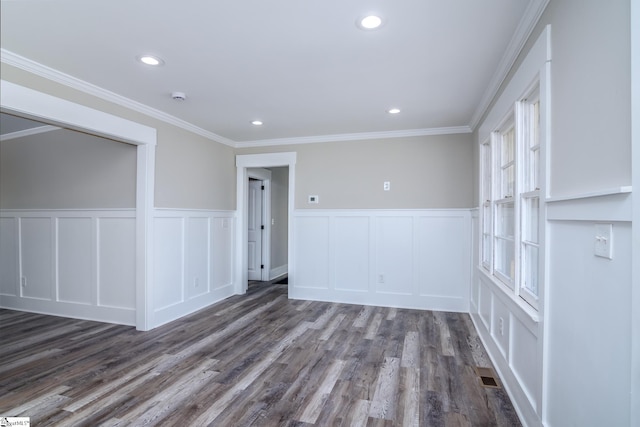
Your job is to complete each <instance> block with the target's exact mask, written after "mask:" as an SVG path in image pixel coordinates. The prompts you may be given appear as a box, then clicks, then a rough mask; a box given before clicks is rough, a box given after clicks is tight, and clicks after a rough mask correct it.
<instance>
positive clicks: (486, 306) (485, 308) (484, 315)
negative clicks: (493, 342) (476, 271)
mask: <svg viewBox="0 0 640 427" xmlns="http://www.w3.org/2000/svg"><path fill="white" fill-rule="evenodd" d="M479 286H480V296H479V303H478V314H479V315H480V319H482V323H483V324H484V327H485V328H486V330H488V331H489V330H491V303H492V298H493V295H492V294H491V291H490V290H489V288H488V286H487V284H486V283H484V282H482V281H479Z"/></svg>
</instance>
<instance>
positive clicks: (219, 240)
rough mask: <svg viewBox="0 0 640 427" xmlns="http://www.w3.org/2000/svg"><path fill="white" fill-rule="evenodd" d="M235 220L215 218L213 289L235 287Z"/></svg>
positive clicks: (212, 260)
mask: <svg viewBox="0 0 640 427" xmlns="http://www.w3.org/2000/svg"><path fill="white" fill-rule="evenodd" d="M233 236H234V220H233V218H226V217H223V218H214V219H213V227H212V239H211V255H212V258H211V270H212V289H213V290H219V289H223V288H225V287H227V288H228V287H229V286H232V285H233V264H234V258H233V254H234V253H235V252H234V250H233V248H234V244H233Z"/></svg>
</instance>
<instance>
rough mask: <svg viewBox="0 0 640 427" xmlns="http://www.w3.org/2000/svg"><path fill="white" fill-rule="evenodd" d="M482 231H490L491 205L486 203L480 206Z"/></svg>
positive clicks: (487, 232)
mask: <svg viewBox="0 0 640 427" xmlns="http://www.w3.org/2000/svg"><path fill="white" fill-rule="evenodd" d="M482 232H483V233H485V234H490V233H491V205H489V204H488V203H485V204H484V205H483V206H482Z"/></svg>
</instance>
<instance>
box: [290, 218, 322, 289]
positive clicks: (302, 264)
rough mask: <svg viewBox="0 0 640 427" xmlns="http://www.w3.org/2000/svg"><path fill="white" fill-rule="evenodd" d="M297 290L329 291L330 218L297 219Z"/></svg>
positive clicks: (295, 225)
mask: <svg viewBox="0 0 640 427" xmlns="http://www.w3.org/2000/svg"><path fill="white" fill-rule="evenodd" d="M294 227H295V232H294V236H295V239H294V242H293V244H294V252H295V254H296V263H297V265H296V280H297V281H296V285H295V286H296V288H300V289H304V288H309V289H323V290H325V289H329V277H330V272H329V259H330V254H329V233H330V231H329V217H328V216H317V217H313V216H311V217H306V216H305V217H296V218H295V222H294Z"/></svg>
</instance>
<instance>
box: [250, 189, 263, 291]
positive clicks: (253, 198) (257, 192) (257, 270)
mask: <svg viewBox="0 0 640 427" xmlns="http://www.w3.org/2000/svg"><path fill="white" fill-rule="evenodd" d="M248 202H249V204H248V212H247V216H248V217H249V218H248V219H249V221H248V223H249V229H248V249H249V258H248V267H249V276H248V279H249V280H262V181H259V180H255V179H251V180H249V200H248Z"/></svg>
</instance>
